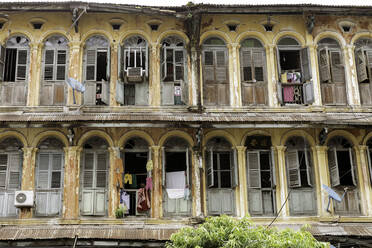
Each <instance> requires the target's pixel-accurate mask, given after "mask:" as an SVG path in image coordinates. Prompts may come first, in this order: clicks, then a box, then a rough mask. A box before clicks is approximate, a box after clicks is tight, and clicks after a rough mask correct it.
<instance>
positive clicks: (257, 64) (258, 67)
mask: <svg viewBox="0 0 372 248" xmlns="http://www.w3.org/2000/svg"><path fill="white" fill-rule="evenodd" d="M252 61H253V64H254V71H253V72H254V80H255V81H257V82H264V81H265V70H264V68H265V53H264V51H253V53H252Z"/></svg>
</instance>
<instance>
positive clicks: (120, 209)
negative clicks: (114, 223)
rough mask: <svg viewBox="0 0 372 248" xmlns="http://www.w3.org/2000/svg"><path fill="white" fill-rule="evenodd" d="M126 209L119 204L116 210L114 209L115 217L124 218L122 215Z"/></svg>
mask: <svg viewBox="0 0 372 248" xmlns="http://www.w3.org/2000/svg"><path fill="white" fill-rule="evenodd" d="M126 210H127V209H126V208H125V207H123V206H120V207H118V208H117V209H116V210H115V216H116V218H117V219H121V218H124V215H125V211H126Z"/></svg>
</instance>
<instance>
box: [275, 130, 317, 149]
mask: <svg viewBox="0 0 372 248" xmlns="http://www.w3.org/2000/svg"><path fill="white" fill-rule="evenodd" d="M294 136H298V137H304V138H305V139H306V141H307V142H308V143H309V145H310V146H315V145H316V142H315V139H314V137H313V136H311V135H310V134H309V133H308V132H306V131H304V130H291V131H288V132H286V133H285V134H284V135H283V136H282V137H281V139H280V145H281V146H285V143H286V142H287V141H288V140H289V139H290V138H292V137H294Z"/></svg>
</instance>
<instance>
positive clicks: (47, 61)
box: [44, 50, 54, 80]
mask: <svg viewBox="0 0 372 248" xmlns="http://www.w3.org/2000/svg"><path fill="white" fill-rule="evenodd" d="M44 56H45V57H44V80H53V79H54V50H45V53H44Z"/></svg>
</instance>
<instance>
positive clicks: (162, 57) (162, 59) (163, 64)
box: [160, 47, 168, 82]
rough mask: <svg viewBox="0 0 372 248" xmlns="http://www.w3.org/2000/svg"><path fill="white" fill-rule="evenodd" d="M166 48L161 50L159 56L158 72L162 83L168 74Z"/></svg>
mask: <svg viewBox="0 0 372 248" xmlns="http://www.w3.org/2000/svg"><path fill="white" fill-rule="evenodd" d="M167 50H168V49H167V48H166V47H164V48H163V50H162V54H161V55H160V72H161V81H162V82H164V80H165V79H166V78H167V73H168V70H167V69H168V68H167V66H168V64H167Z"/></svg>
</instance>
